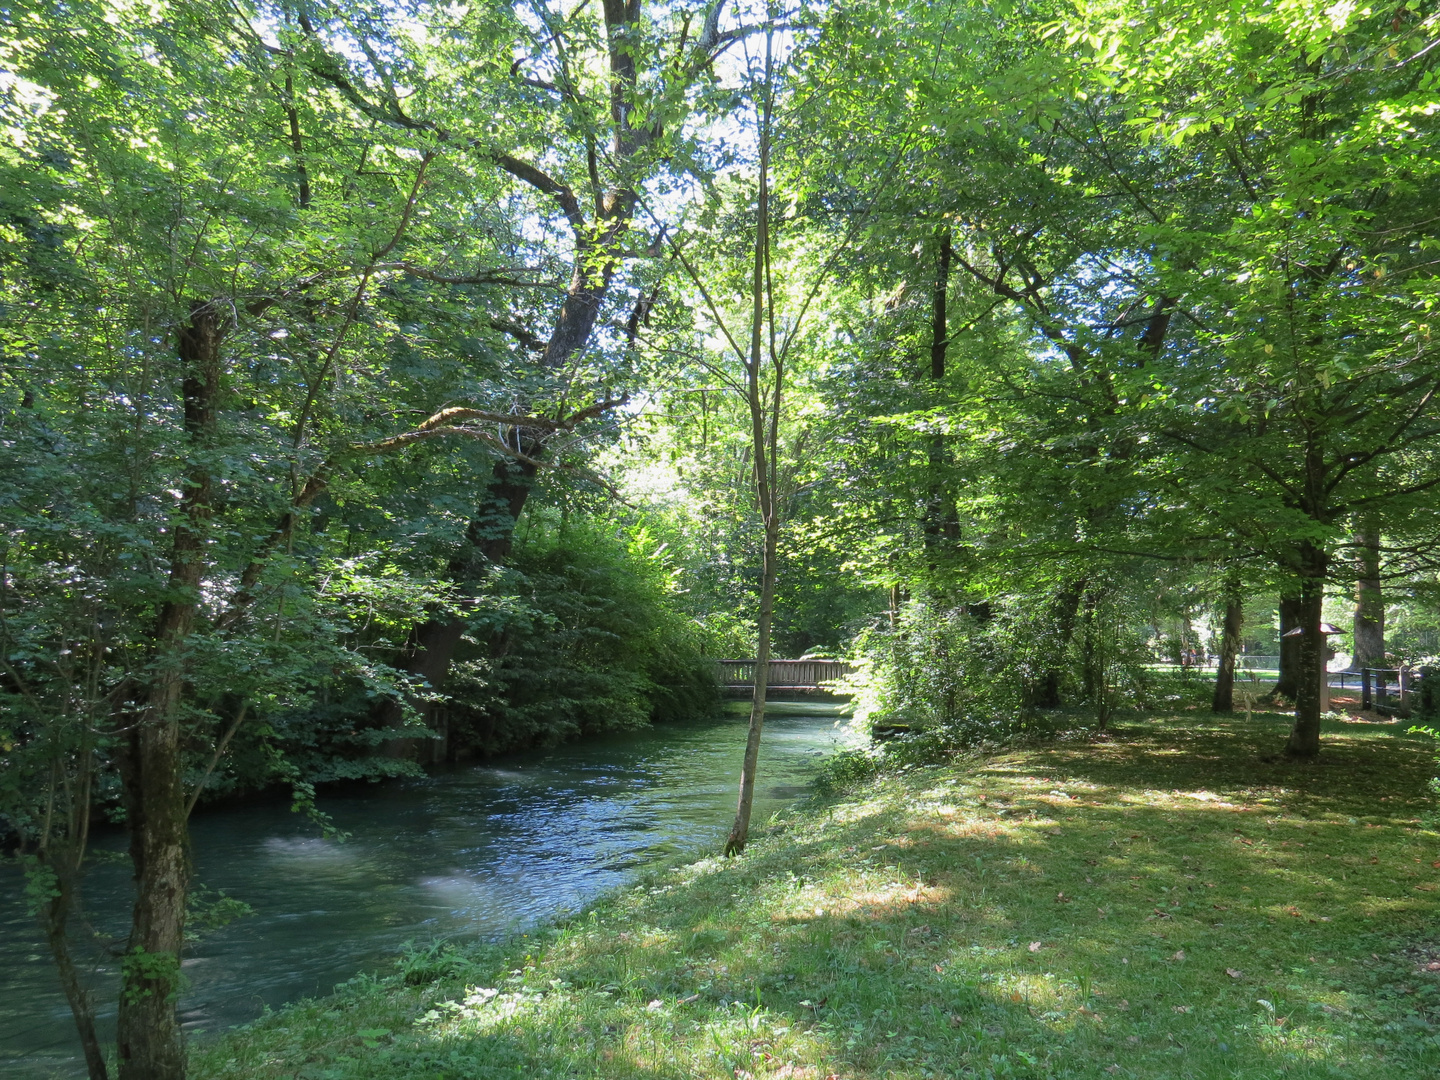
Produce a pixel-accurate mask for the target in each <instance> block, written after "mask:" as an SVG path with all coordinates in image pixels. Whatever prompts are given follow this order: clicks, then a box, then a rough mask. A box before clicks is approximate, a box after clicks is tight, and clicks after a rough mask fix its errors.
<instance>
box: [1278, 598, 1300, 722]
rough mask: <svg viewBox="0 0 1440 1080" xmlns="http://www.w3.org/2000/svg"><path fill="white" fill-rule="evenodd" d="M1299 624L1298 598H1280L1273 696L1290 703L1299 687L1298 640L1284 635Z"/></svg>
mask: <svg viewBox="0 0 1440 1080" xmlns="http://www.w3.org/2000/svg"><path fill="white" fill-rule="evenodd" d="M1300 623H1301V618H1300V597H1299V596H1282V597H1280V677H1279V679H1278V680H1277V681H1276V683H1275V696H1276V697H1287V698H1289V699H1290V700H1292V701H1293V700H1295V693H1296V687H1297V686H1299V671H1300V639H1299V638H1298V637H1287V636H1286V635H1288V634H1289V633H1290V631H1291V630H1294V629H1295V627H1297V626H1299V625H1300Z"/></svg>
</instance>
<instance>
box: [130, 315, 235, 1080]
mask: <svg viewBox="0 0 1440 1080" xmlns="http://www.w3.org/2000/svg"><path fill="white" fill-rule="evenodd" d="M225 311H226V309H225V307H224V306H223V305H221V304H218V303H197V304H195V305H194V306H193V307H192V309H191V312H190V322H189V324H188V325H187V326H185V327H184V328H183V329H182V331H181V333H180V341H179V351H180V358H181V360H182V361H183V363H184V365H185V376H184V383H183V387H182V389H183V393H184V409H185V412H184V415H185V431H186V435H187V436H188V439H189V443H190V459H191V465H190V467H189V469H188V471H187V473H186V477H185V490H184V492H183V493H182V495H181V498H180V505H179V508H178V513H177V514H176V516H175V520H174V525H173V526H172V535H171V542H170V577H169V581H168V582H167V585H166V600H165V603H164V605H163V606H162V607H161V609H160V616H159V619H158V621H157V624H156V628H155V653H154V669H153V674H152V676H151V683H150V687H149V690H148V693H147V694H146V697H145V700H144V702H143V705H142V708H141V711H140V715H139V717H138V718H137V719H136V721H135V722H134V723H133V725H132V726H131V728H130V731H129V733H128V738H127V739H126V741H125V743H124V744H123V752H122V755H121V773H122V777H123V780H124V795H125V810H126V824H127V826H128V828H129V830H130V860H131V863H132V864H133V866H134V870H135V908H134V914H133V916H132V919H131V924H130V940H129V942H128V944H127V947H126V950H125V957H124V960H123V962H122V965H121V980H120V1006H119V1015H118V1018H117V1027H116V1037H117V1042H118V1045H119V1055H120V1080H183V1077H184V1075H185V1045H184V1039H183V1037H182V1033H181V1031H180V1022H179V1018H178V1016H177V1015H176V1012H175V1003H176V999H177V998H178V997H179V993H180V950H181V946H182V945H183V943H184V933H185V899H186V894H187V892H188V890H189V884H190V865H189V858H188V852H187V846H188V845H187V831H186V826H185V819H186V816H187V815H186V799H185V787H184V760H183V754H182V747H181V728H180V711H181V710H180V706H181V698H182V695H183V693H184V689H185V682H186V669H187V658H186V650H187V647H188V639H189V637H190V634H191V631H192V630H193V629H194V625H195V619H196V616H197V615H198V613H199V608H200V586H201V584H202V582H203V581H204V577H205V565H206V564H205V524H206V521H207V519H208V518H209V515H210V503H211V490H212V481H211V476H210V471H209V466H208V464H207V462H206V460H205V459H206V455H207V453H208V451H209V449H210V446H211V444H212V443H213V440H214V434H215V421H216V408H217V405H218V401H219V396H220V381H221V371H222V365H221V351H220V348H221V343H222V342H223V340H224V336H225V332H226V330H227V329H228V326H229V321H228V318H227V317H226V315H225Z"/></svg>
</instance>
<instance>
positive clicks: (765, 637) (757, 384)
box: [725, 33, 784, 855]
mask: <svg viewBox="0 0 1440 1080" xmlns="http://www.w3.org/2000/svg"><path fill="white" fill-rule="evenodd" d="M770 45H771V35H770V34H769V33H767V34H766V36H765V100H764V103H763V112H762V116H761V121H760V169H759V177H758V184H757V188H758V190H757V191H756V211H755V265H754V272H753V275H752V279H751V286H750V288H751V291H750V301H751V304H750V352H749V356H748V357H747V358H746V359H745V392H746V394H745V396H746V404H747V405H748V406H749V409H750V445H751V449H752V450H753V451H754V457H755V501H756V504H757V505H758V507H759V510H760V520H761V521H762V522H763V523H764V526H765V550H764V555H763V558H762V565H761V574H760V617H759V618H758V619H757V620H756V648H755V692H754V695H753V696H752V697H751V699H750V731H749V734H748V735H747V736H746V739H745V760H744V762H743V764H742V765H741V768H740V797H739V801H738V803H737V805H736V808H735V824H734V825H733V826H731V828H730V835H729V836H728V837H727V838H726V840H725V854H726V855H739V854H740V853H741V852H742V851H744V850H745V844H746V842H747V841H748V840H749V838H750V810H751V807H752V805H753V804H754V801H755V769H756V766H757V764H758V762H759V758H760V732H761V729H762V728H763V727H764V725H765V696H766V691H767V689H768V687H767V683H768V681H769V668H770V623H771V619H772V617H773V615H774V612H775V576H776V569H777V568H776V565H775V555H776V551H777V549H778V546H779V538H780V516H779V505H778V501H777V499H776V491H775V481H776V468H775V466H776V461H775V457H776V453H777V452H778V450H779V429H780V403H781V396H782V390H783V387H784V380H783V367H782V360H781V357H780V356H779V355H778V354H777V353H776V352H775V343H774V338H773V334H774V324H773V322H772V323H771V324H770V330H771V334H772V337H771V342H770V362H771V369H772V370H771V373H770V377H769V378H768V379H767V378H766V375H765V348H764V345H765V333H764V331H765V326H766V319H765V313H766V300H767V298H768V299H770V300H771V301H772V302H773V299H774V294H773V293H772V292H771V291H770V290H769V287H768V286H769V269H770V115H771V112H770V110H771V104H772V102H771V98H770V91H771V83H770V79H771V67H770Z"/></svg>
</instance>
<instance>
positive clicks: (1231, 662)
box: [1210, 581, 1245, 713]
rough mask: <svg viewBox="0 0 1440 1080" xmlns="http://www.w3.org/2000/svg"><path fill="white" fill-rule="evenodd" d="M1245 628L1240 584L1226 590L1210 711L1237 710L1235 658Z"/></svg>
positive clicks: (1232, 583)
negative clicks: (1223, 620) (1223, 619)
mask: <svg viewBox="0 0 1440 1080" xmlns="http://www.w3.org/2000/svg"><path fill="white" fill-rule="evenodd" d="M1244 627H1245V608H1244V605H1243V604H1242V603H1241V598H1240V585H1239V582H1234V581H1232V582H1231V583H1230V585H1229V587H1228V588H1227V589H1226V590H1225V624H1224V628H1223V629H1222V630H1221V633H1220V663H1219V666H1218V667H1217V668H1216V669H1215V696H1214V697H1213V698H1212V699H1211V701H1210V711H1211V712H1217V713H1228V712H1232V711H1233V710H1234V708H1235V656H1236V654H1237V653H1238V652H1239V651H1240V633H1241V631H1242V630H1243V629H1244Z"/></svg>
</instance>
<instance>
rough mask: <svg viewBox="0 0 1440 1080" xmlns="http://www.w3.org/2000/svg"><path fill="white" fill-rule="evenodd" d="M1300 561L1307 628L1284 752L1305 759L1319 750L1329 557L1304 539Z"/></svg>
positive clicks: (1302, 617) (1302, 618) (1302, 616)
mask: <svg viewBox="0 0 1440 1080" xmlns="http://www.w3.org/2000/svg"><path fill="white" fill-rule="evenodd" d="M1298 555H1299V563H1300V573H1301V578H1300V607H1299V612H1298V615H1299V623H1300V625H1301V626H1302V627H1303V628H1304V632H1303V633H1301V634H1299V635H1297V637H1298V640H1299V642H1300V656H1299V663H1298V664H1297V665H1296V672H1295V680H1296V685H1295V726H1294V727H1293V728H1291V730H1290V738H1289V741H1287V742H1286V744H1285V756H1286V757H1290V758H1299V759H1304V760H1309V759H1313V758H1315V757H1318V756H1319V754H1320V678H1321V672H1322V671H1323V670H1324V667H1325V637H1324V635H1323V634H1321V632H1320V615H1321V607H1322V605H1323V603H1324V600H1325V578H1326V573H1327V571H1328V570H1329V559H1328V557H1327V555H1326V553H1325V550H1324V549H1323V548H1321V547H1319V546H1317V545H1316V544H1314V543H1310V542H1308V541H1307V542H1304V543H1302V544H1300V545H1299V550H1298Z"/></svg>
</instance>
